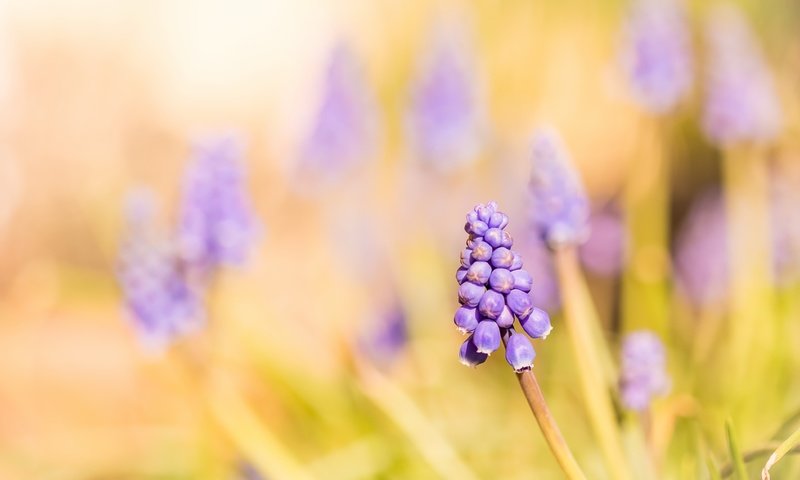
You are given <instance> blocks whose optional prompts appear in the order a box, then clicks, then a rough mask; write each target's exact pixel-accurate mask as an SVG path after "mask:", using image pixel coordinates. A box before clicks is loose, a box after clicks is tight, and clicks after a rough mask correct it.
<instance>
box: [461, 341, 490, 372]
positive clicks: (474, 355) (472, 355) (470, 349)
mask: <svg viewBox="0 0 800 480" xmlns="http://www.w3.org/2000/svg"><path fill="white" fill-rule="evenodd" d="M472 337H473V336H470V337H469V338H467V339H466V340H464V343H462V344H461V348H460V349H459V350H458V357H459V359H460V360H461V364H462V365H466V366H467V367H477V366H478V365H480V364H481V363H483V362H485V361H486V359H487V358H489V355H487V354H485V353H481V352H479V351H478V347H476V346H475V344H474V343H473V342H472Z"/></svg>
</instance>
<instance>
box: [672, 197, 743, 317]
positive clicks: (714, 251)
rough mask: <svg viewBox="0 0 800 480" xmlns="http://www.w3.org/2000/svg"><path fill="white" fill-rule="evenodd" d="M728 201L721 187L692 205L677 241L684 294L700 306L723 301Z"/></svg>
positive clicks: (725, 277) (676, 256)
mask: <svg viewBox="0 0 800 480" xmlns="http://www.w3.org/2000/svg"><path fill="white" fill-rule="evenodd" d="M727 231H728V229H727V221H726V216H725V205H724V202H723V201H722V198H721V196H720V194H719V192H717V191H711V192H707V193H706V194H704V195H703V196H701V197H700V198H699V199H698V200H696V201H695V203H694V204H693V205H692V207H691V209H690V211H689V214H688V215H687V217H686V219H685V220H684V222H683V224H682V226H681V228H680V231H679V233H678V238H677V242H676V251H675V270H676V273H677V278H678V284H679V287H680V290H681V291H682V292H683V294H684V295H685V296H686V297H687V298H688V299H689V300H690V301H691V302H692V304H694V305H695V306H696V307H699V308H709V307H713V306H718V305H722V304H723V303H724V301H725V299H726V297H727V294H728V278H729V268H730V266H729V261H728V239H727Z"/></svg>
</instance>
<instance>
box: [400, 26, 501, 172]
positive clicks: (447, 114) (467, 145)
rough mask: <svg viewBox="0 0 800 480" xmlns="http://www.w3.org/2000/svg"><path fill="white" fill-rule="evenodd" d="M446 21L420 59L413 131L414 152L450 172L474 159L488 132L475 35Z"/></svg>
mask: <svg viewBox="0 0 800 480" xmlns="http://www.w3.org/2000/svg"><path fill="white" fill-rule="evenodd" d="M463 30H464V29H463V28H462V27H461V25H456V24H455V23H454V22H451V23H440V24H438V25H437V28H436V29H435V30H434V31H433V33H432V34H431V39H430V40H429V41H428V43H427V44H426V50H425V52H424V53H423V55H422V56H421V58H420V61H419V65H418V67H417V69H418V71H417V74H416V78H415V80H414V84H413V86H412V92H411V103H410V106H409V112H408V134H409V137H410V143H411V145H412V148H413V149H414V152H415V154H416V155H417V156H419V158H420V159H421V160H422V161H423V162H424V163H425V165H428V166H430V167H432V168H433V169H435V170H438V171H441V172H446V171H451V170H453V169H456V168H458V167H460V166H463V165H465V164H468V163H470V162H472V161H473V160H474V159H475V158H477V155H478V154H479V153H480V149H481V148H482V146H483V142H484V137H485V127H486V119H485V105H484V99H483V91H482V89H481V86H482V85H481V82H480V80H479V76H478V73H477V72H476V67H475V65H474V59H473V57H472V53H473V52H472V50H471V48H470V45H471V42H470V40H469V36H468V35H467V34H466V33H465V32H464V31H463Z"/></svg>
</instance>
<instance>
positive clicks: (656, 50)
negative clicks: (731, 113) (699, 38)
mask: <svg viewBox="0 0 800 480" xmlns="http://www.w3.org/2000/svg"><path fill="white" fill-rule="evenodd" d="M686 23H687V22H686V16H685V12H684V11H683V5H681V3H680V1H679V0H636V1H635V2H634V6H633V9H632V11H631V14H630V17H629V19H628V22H627V24H626V28H625V44H624V49H623V55H622V57H623V58H622V61H623V66H624V68H625V70H626V73H627V75H628V79H629V82H630V85H631V88H632V90H633V93H634V95H635V97H636V99H637V100H638V102H639V103H640V104H641V105H642V106H643V107H644V108H645V109H647V110H648V111H650V112H651V113H654V114H663V113H666V112H668V111H669V110H671V109H673V108H674V107H675V106H676V105H677V104H678V102H679V101H680V100H681V99H682V98H683V97H684V96H685V95H686V94H687V93H688V91H689V89H690V88H691V84H692V55H691V49H690V43H691V42H690V40H691V39H690V36H689V29H688V28H687V24H686Z"/></svg>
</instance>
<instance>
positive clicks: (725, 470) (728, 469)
mask: <svg viewBox="0 0 800 480" xmlns="http://www.w3.org/2000/svg"><path fill="white" fill-rule="evenodd" d="M776 448H778V443H777V442H772V443H768V444H766V445H763V446H761V447H757V448H754V449H752V450H748V451H746V452H743V453H742V459H743V460H744V463H750V462H752V461H753V460H757V459H758V458H760V457H763V456H765V455H769V454H771V453H772V452H774V451H775V449H776ZM797 454H800V447H794V448H792V449H791V450H789V451H788V452H786V455H797ZM731 475H733V464H731V463H730V462H728V463H726V464H725V465H723V466H722V468H721V469H720V470H719V476H720V478H728V477H730V476H731Z"/></svg>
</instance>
